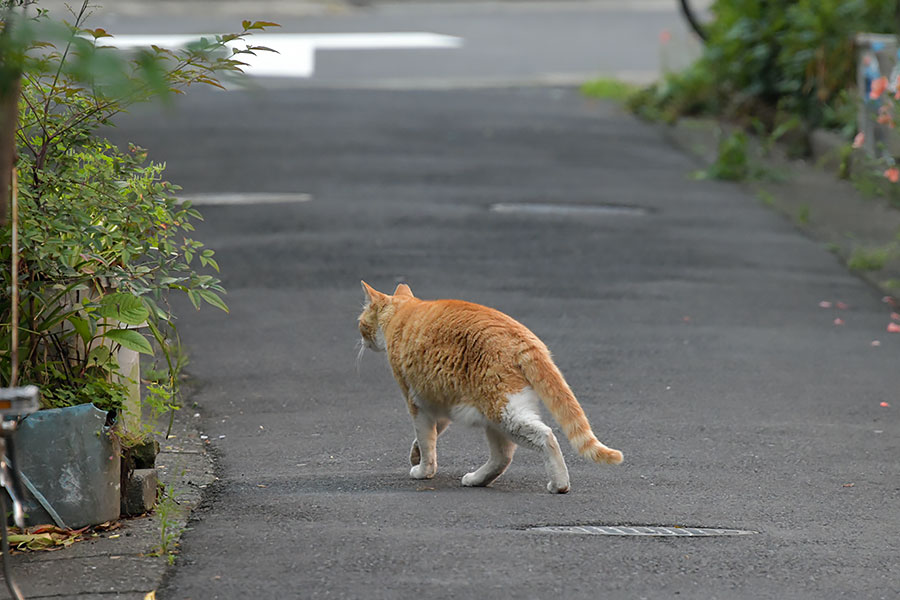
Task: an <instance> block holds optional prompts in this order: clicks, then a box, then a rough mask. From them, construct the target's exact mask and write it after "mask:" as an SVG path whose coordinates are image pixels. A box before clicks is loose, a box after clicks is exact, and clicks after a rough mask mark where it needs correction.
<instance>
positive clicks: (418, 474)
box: [409, 410, 437, 479]
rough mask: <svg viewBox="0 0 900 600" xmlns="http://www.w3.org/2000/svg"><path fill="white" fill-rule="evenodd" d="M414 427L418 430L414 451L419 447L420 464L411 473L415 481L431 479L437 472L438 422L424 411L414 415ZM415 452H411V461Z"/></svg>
mask: <svg viewBox="0 0 900 600" xmlns="http://www.w3.org/2000/svg"><path fill="white" fill-rule="evenodd" d="M413 427H414V428H415V430H416V441H415V442H413V449H415V448H416V447H418V450H419V463H418V464H417V465H415V466H414V467H413V468H412V469H410V471H409V476H410V477H412V478H413V479H431V478H432V477H434V474H435V473H436V472H437V422H436V421H435V419H433V418H432V417H431V416H430V415H427V414H425V413H424V412H423V411H421V410H420V411H416V414H414V415H413ZM412 454H413V452H412V451H410V461H412V458H413V456H412Z"/></svg>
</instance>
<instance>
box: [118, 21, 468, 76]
mask: <svg viewBox="0 0 900 600" xmlns="http://www.w3.org/2000/svg"><path fill="white" fill-rule="evenodd" d="M202 37H206V38H214V37H215V36H213V35H210V34H158V35H156V34H146V35H117V36H115V37H111V38H102V39H101V40H100V42H101V43H103V44H104V45H109V46H115V47H117V48H123V49H124V48H146V47H149V46H159V47H161V48H167V49H176V48H183V47H184V46H186V45H187V44H189V43H190V42H193V41H197V40H199V39H200V38H202ZM248 44H250V45H254V46H266V47H268V48H272V49H273V50H277V53H276V52H257V53H256V55H255V56H254V55H251V54H242V55H240V56H238V57H236V58H237V59H238V60H240V61H242V62H245V63H247V66H246V67H243V69H244V71H245V72H246V73H247V74H248V75H255V76H259V77H266V76H268V77H304V78H305V77H312V75H313V73H314V72H315V55H316V51H317V50H404V49H446V48H459V47H460V46H462V44H463V40H462V38H458V37H454V36H450V35H442V34H438V33H427V32H391V33H316V34H304V33H261V34H254V35H253V36H251V37H249V38H247V40H246V41H243V42H242V41H234V42H229V43H228V47H229V48H232V49H234V48H242V47H246V46H247V45H248Z"/></svg>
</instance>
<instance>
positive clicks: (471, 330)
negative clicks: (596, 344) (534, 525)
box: [359, 282, 622, 493]
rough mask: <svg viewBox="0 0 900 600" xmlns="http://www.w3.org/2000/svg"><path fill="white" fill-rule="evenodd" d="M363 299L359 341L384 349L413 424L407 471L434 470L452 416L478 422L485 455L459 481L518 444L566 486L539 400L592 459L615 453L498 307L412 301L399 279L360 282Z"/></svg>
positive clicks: (503, 460) (497, 464)
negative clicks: (381, 288)
mask: <svg viewBox="0 0 900 600" xmlns="http://www.w3.org/2000/svg"><path fill="white" fill-rule="evenodd" d="M362 285H363V289H364V290H365V293H366V296H367V304H366V307H365V309H364V310H363V312H362V314H361V315H360V316H359V330H360V334H361V335H362V342H363V344H364V347H367V348H369V349H372V350H376V351H384V352H386V353H387V358H388V362H389V363H390V365H391V369H392V370H393V374H394V377H395V379H396V380H397V383H398V384H399V385H400V389H401V390H402V392H403V395H404V397H405V398H406V401H407V406H408V408H409V412H410V415H411V416H412V418H413V424H414V428H415V431H416V440H415V441H414V442H413V447H412V449H411V451H410V462H411V463H412V465H413V468H412V470H411V471H410V475H411V476H412V477H414V478H419V479H421V478H430V477H433V476H434V472H435V471H436V469H437V457H436V452H435V440H436V438H437V436H438V435H439V434H440V432H441V431H443V429H444V428H446V426H447V425H448V424H449V422H450V421H453V420H463V421H466V422H468V423H469V424H472V425H478V426H481V427H484V429H485V432H486V435H487V438H488V444H489V447H490V450H491V457H490V458H489V460H488V462H487V463H485V465H484V466H482V467H481V468H479V469H478V470H476V471H474V472H472V473H468V474H466V476H465V477H463V485H470V486H481V485H488V484H490V483H491V482H492V481H493V480H494V479H496V478H497V477H498V476H499V475H500V474H502V473H503V471H504V470H505V469H506V467H507V466H508V465H509V462H510V461H511V460H512V453H513V451H514V450H515V447H516V445H526V446H529V447H532V448H534V449H536V450H539V451H541V452H543V453H544V458H545V464H546V466H547V471H548V475H549V476H550V483H549V484H548V486H547V487H548V489H549V491H551V492H557V493H563V492H566V491H568V489H569V479H568V470H567V469H566V466H565V461H564V459H563V457H562V454H561V453H560V451H559V445H558V443H557V442H556V438H555V436H554V435H553V432H552V431H551V430H550V428H549V427H547V426H546V425H545V424H544V423H543V422H542V421H541V418H540V413H539V410H538V409H537V406H536V403H537V399H538V398H539V399H540V401H542V402H543V403H544V405H545V406H546V407H547V409H548V410H549V412H550V414H552V415H553V417H554V419H556V421H557V422H558V423H559V424H560V426H561V427H562V430H563V432H564V433H565V435H566V437H567V438H568V439H569V441H570V443H571V444H572V446H573V447H574V448H575V449H576V450H577V451H578V452H579V453H580V454H582V455H583V456H585V457H587V458H589V459H591V460H594V461H596V462H600V463H608V464H618V463H620V462H622V453H621V452H619V451H618V450H613V449H611V448H608V447H606V446H604V445H603V444H602V443H600V441H599V440H597V438H596V436H595V435H594V433H593V431H592V430H591V426H590V424H589V423H588V420H587V417H586V416H585V414H584V411H583V410H582V408H581V406H580V405H579V404H578V401H577V400H576V399H575V395H574V394H573V393H572V390H571V389H570V388H569V386H568V384H567V383H566V381H565V379H564V378H563V375H562V373H560V371H559V369H558V368H557V367H556V365H555V364H554V363H553V359H552V358H551V356H550V352H549V350H548V349H547V347H546V346H545V345H544V343H543V342H542V341H541V340H540V339H538V337H537V336H536V335H534V334H533V333H532V332H531V331H530V330H529V329H528V328H527V327H525V326H524V325H522V324H521V323H519V322H518V321H516V320H515V319H513V318H512V317H509V316H508V315H505V314H503V313H502V312H500V311H497V310H494V309H492V308H488V307H486V306H481V305H478V304H473V303H470V302H463V301H460V300H432V301H426V300H420V299H418V298H416V297H415V296H413V294H412V291H411V290H410V289H409V287H408V286H407V285H405V284H401V285H399V286H398V287H397V289H396V290H395V292H394V294H393V295H388V294H382V293H381V292H378V291H376V290H374V289H373V288H371V287H370V286H369V285H367V284H366V283H365V282H362Z"/></svg>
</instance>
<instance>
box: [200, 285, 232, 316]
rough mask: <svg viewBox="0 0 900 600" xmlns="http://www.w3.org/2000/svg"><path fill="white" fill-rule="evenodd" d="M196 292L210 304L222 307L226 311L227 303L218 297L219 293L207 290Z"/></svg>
mask: <svg viewBox="0 0 900 600" xmlns="http://www.w3.org/2000/svg"><path fill="white" fill-rule="evenodd" d="M197 293H198V294H200V297H201V298H203V299H204V300H206V301H207V302H208V303H210V304H212V305H213V306H215V307H216V308H219V309H222V310H223V311H225V312H228V305H227V304H225V302H223V301H222V299H221V298H219V295H218V294H216V293H215V292H211V291H209V290H197Z"/></svg>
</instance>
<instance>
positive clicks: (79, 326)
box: [68, 315, 93, 346]
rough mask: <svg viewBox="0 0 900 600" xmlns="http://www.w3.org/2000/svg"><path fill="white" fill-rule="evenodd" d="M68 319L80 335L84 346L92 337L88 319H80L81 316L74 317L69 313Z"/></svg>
mask: <svg viewBox="0 0 900 600" xmlns="http://www.w3.org/2000/svg"><path fill="white" fill-rule="evenodd" d="M68 321H69V323H71V324H72V327H74V328H75V331H76V333H78V335H79V336H80V337H81V339H82V341H83V342H84V344H85V346H86V345H88V344H89V343H90V341H91V338H92V337H93V334H92V333H91V323H90V321H88V320H87V319H82V318H81V317H76V316H75V315H70V316H69V318H68Z"/></svg>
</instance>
